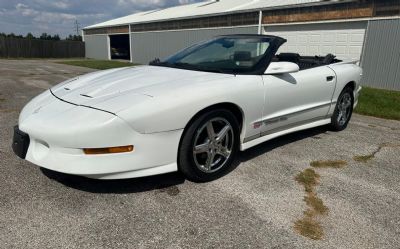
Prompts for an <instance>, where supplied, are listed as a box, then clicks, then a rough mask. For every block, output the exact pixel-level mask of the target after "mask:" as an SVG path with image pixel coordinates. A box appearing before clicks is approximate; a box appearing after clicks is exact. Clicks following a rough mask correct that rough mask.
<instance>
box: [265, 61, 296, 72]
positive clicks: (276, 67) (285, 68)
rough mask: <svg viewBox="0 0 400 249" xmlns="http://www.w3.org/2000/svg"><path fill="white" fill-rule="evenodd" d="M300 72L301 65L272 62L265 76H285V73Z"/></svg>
mask: <svg viewBox="0 0 400 249" xmlns="http://www.w3.org/2000/svg"><path fill="white" fill-rule="evenodd" d="M298 71H300V68H299V65H297V64H296V63H293V62H285V61H282V62H271V64H270V65H269V67H268V68H267V70H266V71H265V74H269V75H274V74H284V73H296V72H298Z"/></svg>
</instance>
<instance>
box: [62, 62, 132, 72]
mask: <svg viewBox="0 0 400 249" xmlns="http://www.w3.org/2000/svg"><path fill="white" fill-rule="evenodd" d="M57 63H60V64H66V65H71V66H78V67H88V68H93V69H100V70H104V69H110V68H117V67H129V66H134V65H135V64H132V63H129V62H123V61H107V60H71V61H69V60H68V61H58V62H57Z"/></svg>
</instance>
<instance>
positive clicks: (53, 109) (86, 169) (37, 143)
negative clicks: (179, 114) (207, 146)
mask: <svg viewBox="0 0 400 249" xmlns="http://www.w3.org/2000/svg"><path fill="white" fill-rule="evenodd" d="M49 97H50V98H53V97H52V96H49ZM49 102H50V103H49V104H47V105H44V106H41V107H40V108H36V107H35V108H30V106H29V105H30V104H28V106H27V109H26V110H30V109H32V110H36V111H33V112H31V113H28V112H27V111H25V114H24V115H23V117H22V118H20V124H19V128H16V130H15V134H14V143H15V144H14V143H13V149H14V152H15V153H16V154H17V155H18V156H19V157H21V158H25V159H26V160H27V161H29V162H31V163H33V164H36V165H39V166H41V167H43V168H47V169H50V170H54V171H57V172H62V173H66V174H73V175H80V176H85V177H89V178H95V179H122V178H133V177H142V176H147V175H156V174H163V173H168V172H173V171H177V169H178V167H177V163H176V160H177V151H178V147H179V140H180V137H181V135H182V132H183V131H182V130H176V131H170V132H161V133H155V134H142V133H139V132H137V131H135V130H134V129H132V127H131V126H130V125H129V124H128V123H126V122H125V121H124V120H122V119H121V118H119V117H118V116H115V115H112V114H110V113H106V112H102V111H99V110H94V109H91V108H87V107H81V106H74V105H71V104H68V103H65V102H63V101H60V100H58V99H56V98H54V99H52V100H51V101H49ZM127 145H133V146H134V148H135V149H134V151H133V152H127V153H118V154H103V155H86V154H85V153H84V151H83V149H84V148H106V147H118V146H127ZM14 147H15V148H14Z"/></svg>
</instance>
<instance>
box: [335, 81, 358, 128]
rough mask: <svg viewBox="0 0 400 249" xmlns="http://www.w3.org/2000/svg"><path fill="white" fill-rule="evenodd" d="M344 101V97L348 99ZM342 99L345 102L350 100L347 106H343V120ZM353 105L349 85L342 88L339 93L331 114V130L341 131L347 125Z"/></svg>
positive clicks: (352, 94)
mask: <svg viewBox="0 0 400 249" xmlns="http://www.w3.org/2000/svg"><path fill="white" fill-rule="evenodd" d="M348 98H349V100H347V101H346V99H348ZM343 101H345V102H349V101H350V106H348V108H345V109H346V111H345V115H346V119H345V120H343V119H342V118H343V109H344V108H343V106H342V104H343ZM353 106H354V93H353V89H352V88H351V87H346V88H345V89H343V91H342V92H341V93H340V95H339V98H338V101H337V103H336V107H335V111H334V113H333V115H332V118H331V125H330V127H331V129H332V130H333V131H343V130H344V129H346V128H347V125H348V124H349V122H350V119H351V117H352V115H353Z"/></svg>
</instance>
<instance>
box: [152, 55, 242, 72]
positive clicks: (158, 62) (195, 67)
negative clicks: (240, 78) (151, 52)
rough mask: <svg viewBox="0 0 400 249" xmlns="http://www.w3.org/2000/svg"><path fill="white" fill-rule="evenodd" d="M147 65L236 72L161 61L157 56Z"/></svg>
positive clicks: (227, 70) (228, 70)
mask: <svg viewBox="0 0 400 249" xmlns="http://www.w3.org/2000/svg"><path fill="white" fill-rule="evenodd" d="M149 65H151V66H164V67H172V68H180V69H188V70H195V71H204V72H211V73H223V74H236V73H235V71H234V70H233V69H232V70H230V69H219V68H211V67H204V66H198V65H193V64H190V63H185V62H174V63H169V62H166V61H164V62H161V61H160V60H159V59H158V58H157V59H155V60H153V61H151V62H150V63H149Z"/></svg>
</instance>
